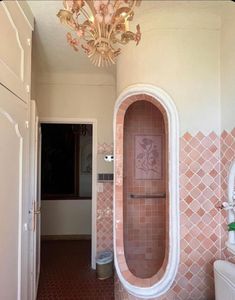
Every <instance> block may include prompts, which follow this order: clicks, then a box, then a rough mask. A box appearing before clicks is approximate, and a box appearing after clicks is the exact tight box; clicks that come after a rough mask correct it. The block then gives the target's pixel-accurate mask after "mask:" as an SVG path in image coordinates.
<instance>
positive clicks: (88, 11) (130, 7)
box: [57, 0, 141, 67]
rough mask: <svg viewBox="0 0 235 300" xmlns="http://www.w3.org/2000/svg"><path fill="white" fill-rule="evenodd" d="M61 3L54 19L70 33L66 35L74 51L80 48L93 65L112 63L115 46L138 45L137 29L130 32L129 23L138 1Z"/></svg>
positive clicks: (69, 0) (70, 0)
mask: <svg viewBox="0 0 235 300" xmlns="http://www.w3.org/2000/svg"><path fill="white" fill-rule="evenodd" d="M63 4H64V9H61V10H60V11H59V12H58V14H57V16H58V17H59V19H60V21H61V23H62V24H65V25H67V26H69V28H70V29H71V30H72V33H71V32H68V33H67V41H68V43H69V44H70V46H72V48H73V49H74V50H75V51H78V49H79V47H81V48H82V49H83V50H84V51H85V53H86V54H87V56H88V57H89V58H90V60H91V62H92V63H93V64H94V65H96V66H99V67H100V66H109V65H111V64H115V63H116V57H117V56H118V55H119V54H120V53H121V49H120V48H119V47H118V45H126V44H127V43H129V42H130V41H134V42H136V45H138V44H139V42H140V39H141V32H140V26H139V25H137V26H136V33H134V32H132V31H130V30H129V22H130V21H132V20H133V17H134V9H135V7H138V6H140V4H141V0H64V1H63Z"/></svg>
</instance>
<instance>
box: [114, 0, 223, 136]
mask: <svg viewBox="0 0 235 300" xmlns="http://www.w3.org/2000/svg"><path fill="white" fill-rule="evenodd" d="M146 2H151V1H146ZM164 2H165V1H164ZM159 5H160V8H159V9H158V8H157V6H155V8H154V7H153V8H152V9H151V11H146V12H145V13H144V14H142V16H140V15H138V12H137V15H136V18H135V24H138V23H140V24H141V31H142V40H141V42H140V44H139V45H138V47H136V46H135V45H134V44H133V43H130V44H129V45H128V46H127V47H125V48H124V49H123V50H122V55H120V57H119V60H118V64H117V93H118V94H119V93H120V92H121V91H122V90H123V89H125V88H127V87H128V86H129V85H133V84H137V83H147V84H153V85H156V86H158V87H160V88H162V89H163V90H165V91H166V92H167V93H168V94H170V96H171V97H172V98H173V99H174V101H175V104H176V106H177V109H178V112H179V118H180V131H181V134H184V133H185V132H187V131H189V132H191V133H193V134H194V133H197V132H198V131H199V130H200V131H202V132H203V133H205V134H207V133H209V132H210V131H211V130H214V131H215V132H216V133H218V132H219V130H220V123H219V117H220V18H219V16H217V15H214V14H209V13H205V12H202V11H198V10H197V9H194V8H193V6H190V5H188V6H186V7H184V6H181V5H179V6H178V7H177V6H175V7H174V8H172V9H171V8H170V7H169V3H168V1H166V4H165V5H163V4H162V3H161V1H160V4H159ZM127 65H128V71H127V69H126V66H127Z"/></svg>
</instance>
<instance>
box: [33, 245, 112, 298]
mask: <svg viewBox="0 0 235 300" xmlns="http://www.w3.org/2000/svg"><path fill="white" fill-rule="evenodd" d="M41 249H42V250H41V273H40V280H39V288H38V297H37V300H88V299H89V300H93V299H95V300H113V299H114V281H113V278H110V279H106V280H98V279H97V278H96V273H95V271H94V270H92V269H91V267H90V261H91V254H90V252H91V242H90V241H43V242H42V247H41Z"/></svg>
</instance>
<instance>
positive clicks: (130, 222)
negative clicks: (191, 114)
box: [123, 101, 166, 278]
mask: <svg viewBox="0 0 235 300" xmlns="http://www.w3.org/2000/svg"><path fill="white" fill-rule="evenodd" d="M164 148H165V126H164V119H163V116H162V113H161V112H160V111H159V109H158V108H157V107H156V106H154V105H153V104H152V103H150V102H147V101H137V102H134V103H133V104H131V105H130V106H129V108H128V110H127V112H126V114H125V121H124V155H123V164H124V169H123V175H124V179H123V189H124V190H123V192H124V199H123V213H124V249H125V257H126V261H127V265H128V267H129V270H130V271H131V272H132V273H133V274H134V275H135V276H137V277H139V278H150V277H152V276H153V275H155V274H156V273H157V272H158V271H159V269H160V268H161V266H162V264H163V261H164V257H165V242H166V237H165V236H166V225H165V224H166V199H165V198H164V197H163V198H160V199H156V198H149V199H145V198H139V199H135V198H131V197H130V195H131V194H132V195H143V194H144V195H146V194H148V195H156V194H158V193H162V192H164V193H166V183H165V182H166V180H165V173H166V172H165V169H164V167H165V163H164V159H165V156H164V155H163V154H164V153H165V150H164Z"/></svg>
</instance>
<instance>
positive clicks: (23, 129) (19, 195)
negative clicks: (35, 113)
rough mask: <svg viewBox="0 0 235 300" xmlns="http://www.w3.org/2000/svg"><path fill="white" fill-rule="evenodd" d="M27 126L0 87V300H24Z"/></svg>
mask: <svg viewBox="0 0 235 300" xmlns="http://www.w3.org/2000/svg"><path fill="white" fill-rule="evenodd" d="M27 127H28V125H27V107H26V105H25V104H24V102H23V101H21V100H19V98H17V97H16V96H15V95H14V94H12V93H11V92H9V91H8V90H7V89H6V88H4V87H3V86H1V85H0V139H1V141H0V245H1V246H0V299H4V300H25V299H27V243H28V236H27V216H28V212H27V206H28V186H27V185H28V180H29V178H28V156H29V150H28V143H29V138H28V128H27Z"/></svg>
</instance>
